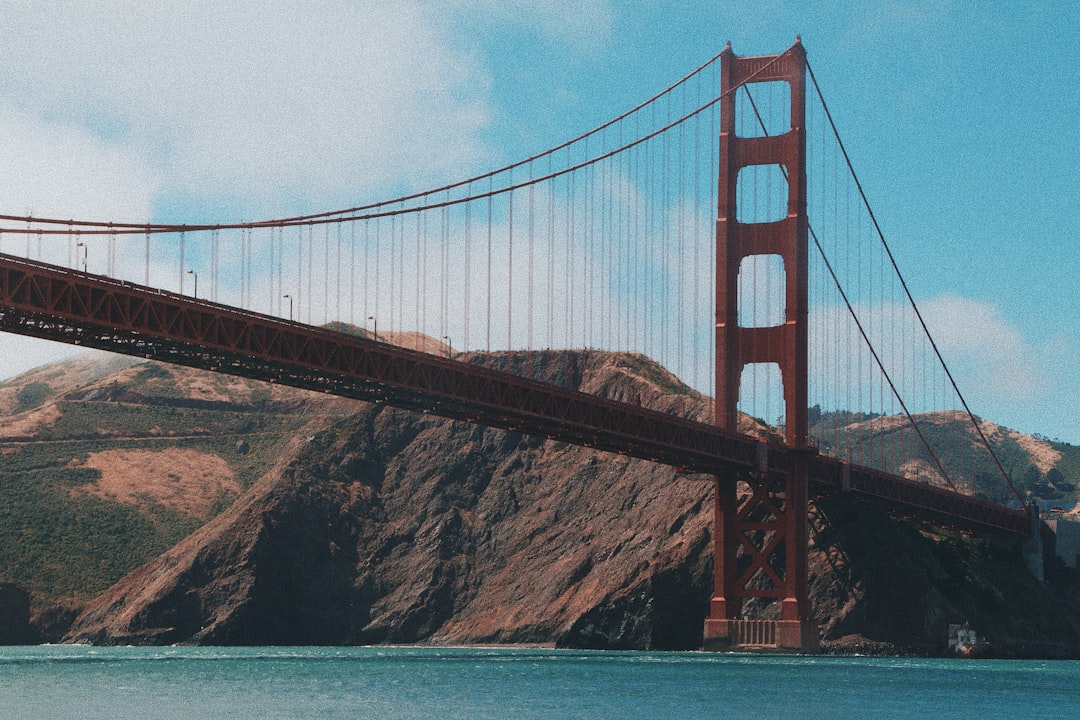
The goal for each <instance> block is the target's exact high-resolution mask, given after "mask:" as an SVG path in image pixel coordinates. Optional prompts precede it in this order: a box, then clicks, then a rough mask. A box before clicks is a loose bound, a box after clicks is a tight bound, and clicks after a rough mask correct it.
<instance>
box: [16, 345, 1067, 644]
mask: <svg viewBox="0 0 1080 720" xmlns="http://www.w3.org/2000/svg"><path fill="white" fill-rule="evenodd" d="M492 362H495V363H504V364H505V363H510V362H513V363H516V364H517V365H518V366H519V367H521V366H522V364H523V363H527V367H529V368H531V369H532V371H533V372H534V373H535V374H537V375H540V376H543V377H545V378H547V379H554V380H558V381H559V382H562V383H564V384H567V383H568V384H572V385H574V386H576V387H578V388H580V389H583V390H585V391H588V392H596V393H599V394H604V395H608V396H611V397H621V398H631V397H632V398H634V399H636V400H639V401H641V402H643V403H646V404H648V405H650V406H653V407H658V408H663V409H666V410H669V411H674V412H678V413H680V414H685V415H694V414H701V413H703V412H705V404H704V400H703V398H701V397H700V396H698V395H697V394H696V393H694V392H692V391H690V390H689V389H688V388H686V387H685V386H683V385H682V384H681V383H679V382H678V381H677V380H676V379H675V378H673V377H672V376H671V375H670V374H668V373H666V372H665V371H664V370H663V369H662V368H659V367H657V366H655V365H653V364H651V363H649V362H648V361H647V360H645V359H643V358H640V357H629V356H621V355H613V354H610V353H560V354H552V355H549V356H547V357H546V358H545V359H544V360H543V361H542V362H541V361H537V360H536V359H526V358H522V357H520V356H517V357H505V356H504V357H499V358H495V359H493V360H492ZM121 373H122V374H121V375H119V376H115V375H114V376H109V377H107V378H99V379H96V380H93V381H90V382H89V384H87V385H81V386H78V387H71V388H67V389H65V390H63V391H62V392H59V393H58V394H57V395H56V397H57V398H58V399H59V398H63V399H62V400H58V402H59V407H60V408H61V409H67V411H68V412H70V407H71V405H64V404H63V403H70V404H78V403H92V402H98V403H106V404H108V403H112V404H115V405H117V406H118V407H119V406H124V407H129V406H130V407H141V408H143V410H146V408H148V407H149V408H154V409H156V408H160V407H166V406H168V407H172V408H173V409H174V410H176V409H177V408H178V407H179V406H184V405H185V403H190V402H191V401H194V400H201V401H203V402H210V403H214V402H218V403H224V404H223V405H214V406H212V407H213V408H214V409H215V411H216V412H218V413H226V414H227V413H228V412H234V411H235V412H239V411H238V410H236V408H238V407H250V408H251V413H250V415H246V416H245V417H246V419H247V420H248V421H250V422H255V420H256V418H258V417H262V416H263V415H264V414H265V415H266V416H267V417H278V416H280V417H279V420H280V422H281V423H283V424H281V425H273V424H271V425H267V424H266V423H269V422H270V421H269V420H267V419H264V421H263V422H264V425H263V426H262V427H263V431H264V432H266V433H267V437H266V442H264V443H262V445H259V446H258V448H256V437H255V436H253V437H244V438H239V437H230V441H229V443H228V445H229V446H231V447H234V448H235V446H237V445H238V444H240V443H243V442H246V443H247V444H248V446H249V449H248V451H247V453H246V454H243V455H238V454H235V453H233V452H232V451H230V452H224V451H220V448H221V447H222V446H221V445H220V444H219V445H217V446H215V447H219V451H220V452H219V457H220V458H221V460H222V462H223V463H224V464H223V465H219V466H216V468H217V469H213V467H212V466H211V465H210V464H206V465H204V468H206V472H204V473H203V474H202V475H199V476H198V478H199V479H196V480H195V481H193V482H191V483H185V482H182V483H181V484H182V485H184V487H185V488H186V489H185V490H184V491H183V492H178V493H177V497H179V496H180V495H183V496H189V495H196V496H198V494H199V493H200V492H202V498H203V500H201V501H197V502H196V501H189V502H190V503H191V504H190V506H189V510H186V511H184V512H185V513H187V516H188V517H191V518H195V520H193V521H192V523H193V524H194V525H199V527H198V529H196V530H194V531H193V532H191V534H190V535H188V536H187V537H185V538H184V539H183V540H181V541H180V542H179V543H178V544H176V545H175V546H173V547H172V548H171V549H167V550H164V548H163V550H164V552H162V553H161V554H160V555H157V556H156V557H154V555H155V554H156V553H153V554H151V555H149V557H147V559H148V560H149V562H146V563H145V564H143V565H142V566H141V567H138V568H137V569H134V570H133V571H132V572H130V573H129V574H127V575H126V576H125V577H123V578H122V579H121V578H120V577H119V575H117V577H116V578H114V580H119V581H118V582H116V584H115V585H113V586H112V587H109V588H108V589H106V590H104V591H103V592H101V593H100V594H98V595H97V596H96V597H95V598H94V599H92V600H89V601H88V602H86V601H82V602H78V604H79V605H81V606H82V608H81V609H82V612H81V614H80V615H79V617H78V619H77V620H75V621H74V623H73V624H71V626H70V629H69V631H68V633H67V636H66V637H67V639H68V640H78V641H92V642H98V643H173V642H194V643H208V644H226V643H230V644H231V643H236V644H294V643H296V644H309V643H335V644H336V643H343V644H355V643H390V642H394V643H404V642H437V643H544V644H552V643H554V644H559V645H564V646H574V647H603V648H622V647H625V648H673V649H674V648H693V647H697V646H698V644H699V643H700V639H701V628H702V621H703V618H704V616H705V613H706V610H707V604H708V597H709V594H710V586H711V545H710V543H711V536H710V531H711V502H712V495H711V488H710V484H709V483H708V482H707V481H705V480H703V479H702V478H697V477H679V476H677V475H676V474H675V472H674V470H672V469H670V468H665V467H661V466H656V465H651V464H648V463H644V462H639V461H635V460H630V459H627V458H623V457H617V456H611V455H605V454H599V453H596V452H593V451H590V450H587V449H583V448H577V447H572V446H567V445H564V444H561V443H556V442H552V441H544V440H538V439H535V438H529V437H523V436H521V435H518V434H515V433H509V432H504V431H499V430H490V429H484V428H478V427H474V426H470V425H467V424H463V423H458V422H450V421H445V420H441V419H438V418H432V417H429V416H424V415H417V414H412V413H406V412H403V411H398V410H395V409H391V408H386V407H383V406H379V405H364V404H360V403H355V404H341V403H338V404H335V402H336V401H333V400H332V399H328V398H325V396H312V395H310V394H307V393H303V394H301V393H295V392H293V391H287V390H283V389H281V388H272V389H271V388H262V386H257V384H248V383H245V382H242V381H237V380H232V379H227V378H225V379H219V378H218V376H205V375H202V374H200V373H194V372H193V371H187V370H176V369H173V368H164V367H162V366H157V365H140V366H135V367H131V368H127V369H125V370H122V371H121ZM123 373H128V374H127V375H124V374H123ZM144 373H149V374H150V375H153V376H158V377H157V378H156V379H155V378H154V377H147V376H146V375H144ZM161 373H167V374H168V375H169V376H170V377H171V378H173V379H172V380H165V378H162V377H160V374H161ZM140 378H141V380H140ZM197 378H201V380H197ZM157 380H162V381H163V385H164V386H167V387H169V388H172V389H171V390H169V391H168V392H164V391H161V392H157V391H152V387H150V386H148V383H150V381H154V382H157ZM140 382H141V383H142V384H140ZM200 382H203V383H226V384H231V383H236V384H237V385H236V386H235V387H236V388H238V389H237V390H236V391H235V392H233V393H232V394H230V393H228V392H224V391H219V392H220V393H221V394H220V395H216V396H213V397H210V396H205V395H204V396H203V397H195V393H194V390H193V388H195V387H199V386H200V385H199V383H200ZM26 386H27V384H26V383H25V382H24V384H23V387H26ZM230 386H231V385H230ZM50 387H51V386H50ZM241 387H242V388H245V389H244V390H242V391H241V390H240V389H239V388H241ZM0 390H2V388H0ZM18 392H19V391H15V394H18ZM155 392H156V394H155ZM245 393H246V394H245ZM259 393H269V396H268V397H267V396H263V395H259ZM253 394H254V395H253ZM166 396H169V397H172V398H173V399H174V402H173V403H172V405H167V404H165V403H164V400H160V398H164V397H166ZM139 398H141V400H139ZM150 398H159V400H153V401H150V400H149V399H150ZM136 400H139V402H134V401H136ZM50 402H54V401H52V400H45V401H43V402H42V404H41V405H40V406H39V407H38V410H37V411H38V412H41V413H44V412H46V411H47V409H48V407H49V404H50ZM158 403H161V404H158ZM319 403H329V405H327V406H322V405H319ZM106 406H107V405H102V407H106ZM108 407H109V408H110V409H111V408H112V406H111V405H108ZM226 408H231V410H227V409H226ZM271 408H272V409H275V410H276V411H277V415H274V413H267V412H266V411H267V410H268V409H271ZM189 409H190V408H189ZM204 409H205V408H204ZM28 412H32V411H31V410H23V411H21V412H19V413H16V414H14V415H11V416H10V417H9V420H10V421H11V422H12V423H14V422H15V421H16V420H17V419H18V417H19V416H20V415H25V414H26V413H28ZM155 412H156V410H155ZM241 414H243V413H241ZM135 415H136V416H138V415H139V413H135ZM62 417H63V414H61V418H62ZM214 417H217V416H214ZM221 417H224V415H222V416H221ZM282 418H288V420H287V421H286V420H285V419H282ZM201 422H202V423H203V424H204V425H205V424H206V423H209V422H210V420H209V418H203V419H202V421H201ZM219 422H220V418H219ZM275 422H277V421H275ZM289 423H293V424H292V425H290V424H289ZM60 424H61V425H63V423H60ZM195 426H196V425H193V424H190V423H189V424H188V425H187V427H189V429H190V428H191V427H195ZM49 427H53V428H55V427H56V423H55V422H54V423H53V425H51V426H49ZM103 427H104V426H101V425H99V431H100V430H101V429H102V428H103ZM140 427H142V428H143V430H142V432H143V435H141V436H139V439H140V440H146V439H147V434H148V433H150V432H151V431H152V429H153V428H155V427H156V428H158V430H157V431H156V432H157V435H155V436H154V437H155V439H156V438H157V437H158V436H160V435H163V434H167V432H166V431H165V430H164V429H163V426H161V425H150V426H149V427H147V423H146V422H143V423H142V425H140ZM271 428H273V429H271ZM748 429H749V428H748ZM759 430H760V429H759ZM116 432H117V433H118V436H117V437H116V438H115V440H116V442H117V443H119V444H123V443H128V442H131V439H130V438H131V437H133V435H132V434H131V433H130V431H129V432H127V433H121V432H120V430H119V429H117V431H116ZM217 434H218V435H223V433H221V432H220V431H219V432H218V433H217ZM121 438H123V439H121ZM175 439H176V440H181V438H175ZM97 440H98V441H100V442H106V441H108V440H109V439H108V438H102V437H99V438H97ZM9 442H14V441H9ZM184 442H188V440H186V439H185V440H184ZM200 442H208V440H207V438H200ZM1037 442H1043V441H1037ZM4 447H6V446H4ZM204 447H205V446H204ZM1039 447H1041V446H1039ZM259 448H263V449H259ZM144 449H145V448H144ZM1068 449H1069V448H1068V446H1066V447H1065V450H1066V452H1065V453H1063V456H1067V455H1068V452H1067V451H1068ZM3 451H4V452H7V450H6V449H5V450H3ZM93 452H96V453H107V452H110V450H108V449H105V446H100V447H98V448H97V449H96V450H94V451H93ZM113 452H114V454H113V455H109V456H106V459H107V460H108V461H107V462H95V463H94V464H92V465H91V464H90V455H91V454H92V453H91V452H89V451H88V452H87V453H86V455H85V457H84V456H83V455H79V456H78V457H77V458H76V456H75V453H74V452H69V453H67V455H70V456H71V458H72V459H76V460H78V463H81V464H78V465H77V467H80V468H84V469H85V468H87V467H89V469H91V470H95V471H96V472H97V473H98V474H99V475H100V477H97V478H95V483H96V484H94V483H83V485H82V486H78V487H82V488H83V490H84V491H85V492H84V495H82V496H81V497H84V498H85V497H90V496H91V495H90V490H89V489H88V487H96V488H98V490H97V491H96V492H98V493H99V494H98V495H96V496H93V497H96V498H97V499H98V500H100V501H103V502H106V501H107V502H112V503H116V504H124V503H128V505H126V507H131V508H137V511H138V512H140V513H147V512H150V511H149V510H148V508H150V507H152V506H155V504H163V498H164V497H166V492H165V490H153V491H147V492H140V491H137V490H134V489H133V488H137V487H138V486H139V485H140V483H141V484H142V485H144V486H146V487H148V488H149V487H157V486H158V485H159V484H160V485H164V486H165V487H168V483H164V482H161V481H160V478H161V477H165V478H168V475H169V473H170V472H174V473H175V472H176V469H177V468H180V467H187V465H188V462H187V461H186V460H184V459H182V458H179V457H178V456H176V455H175V454H173V455H171V456H169V455H167V454H166V455H165V457H166V458H167V459H166V460H165V461H163V462H162V463H161V464H160V465H157V466H154V467H153V468H151V467H149V466H147V469H146V470H145V471H143V472H141V473H128V475H127V478H128V479H127V481H126V482H121V481H119V480H118V481H117V484H115V485H109V484H108V483H105V485H106V486H108V487H109V488H111V489H108V490H107V489H105V488H103V487H101V486H102V483H101V478H102V477H105V476H106V475H107V474H109V475H111V474H112V473H113V471H112V470H111V468H113V467H114V466H122V465H123V464H124V462H126V461H125V457H127V456H125V455H124V454H123V453H121V452H119V450H117V451H113ZM170 452H172V453H176V452H178V450H176V449H173V450H171V451H170ZM255 456H257V457H258V458H259V459H258V463H256V462H255V460H254V459H251V460H246V461H245V462H247V463H248V465H247V466H246V467H247V469H246V470H243V469H242V468H240V465H241V464H242V463H238V460H239V459H240V458H249V457H250V458H254V457H255ZM69 462H70V460H69ZM65 467H66V466H65ZM238 468H240V469H239V470H238ZM1050 469H1053V468H1050ZM229 472H232V473H233V476H234V477H241V478H251V479H250V480H248V481H241V480H236V483H237V486H238V489H236V490H231V491H229V492H235V493H236V499H235V501H233V502H231V504H229V502H228V497H231V496H230V495H229V494H228V493H226V494H224V495H222V494H221V493H220V492H219V497H222V498H223V499H222V500H221V501H220V502H218V503H217V505H214V504H213V503H211V507H210V508H209V509H207V510H206V511H205V512H204V513H203V515H202V516H201V517H200V516H198V514H197V512H196V510H195V508H198V507H203V508H206V507H207V506H206V501H205V498H206V496H207V494H206V492H205V488H206V487H215V486H214V483H215V482H219V481H220V480H219V479H220V478H223V477H227V476H228V475H229ZM245 473H246V474H245ZM7 474H8V469H7V466H6V465H5V467H4V469H3V470H2V471H0V482H4V483H6V482H7ZM256 474H257V476H256ZM1046 474H1047V473H1046V472H1045V471H1044V472H1043V476H1044V477H1045V475H1046ZM69 485H70V483H69ZM122 487H127V488H129V490H128V491H124V490H122V489H121V488H122ZM229 487H232V486H229ZM147 497H153V498H155V499H154V500H153V501H151V502H146V499H147ZM200 503H201V504H200ZM173 506H174V507H179V504H178V501H177V503H174V505H173ZM226 506H227V507H226ZM177 512H179V511H177ZM203 523H204V524H203ZM813 526H814V529H815V535H814V539H813V549H812V557H811V575H812V595H813V602H814V607H815V609H816V612H817V614H818V616H819V618H820V619H821V622H822V626H823V632H824V633H825V635H824V636H825V639H826V644H827V645H828V646H830V647H833V648H836V649H838V650H859V651H864V652H865V651H870V650H888V651H897V650H902V651H907V652H940V651H941V649H942V647H943V645H944V641H945V629H946V627H947V625H948V624H950V623H961V622H969V623H971V624H972V626H973V627H975V628H976V629H977V630H978V631H979V632H980V633H982V634H983V635H985V636H987V637H988V638H989V639H990V641H991V643H992V647H993V648H994V650H995V651H996V652H998V653H999V654H1025V653H1026V654H1046V655H1058V656H1060V655H1068V656H1072V655H1077V654H1080V623H1078V622H1077V621H1076V620H1074V618H1080V614H1078V613H1077V612H1076V610H1078V609H1080V608H1077V607H1075V606H1076V599H1075V598H1077V597H1078V595H1077V592H1076V590H1077V589H1080V588H1078V587H1077V586H1076V583H1075V581H1074V579H1073V576H1072V575H1071V574H1070V573H1068V572H1066V571H1064V570H1061V569H1060V568H1057V572H1055V573H1053V574H1052V578H1053V580H1054V582H1053V583H1051V584H1050V585H1048V586H1045V587H1044V586H1040V585H1038V584H1037V583H1036V582H1035V581H1034V579H1033V578H1031V576H1030V575H1029V574H1028V573H1027V571H1026V570H1025V569H1024V567H1023V565H1022V562H1021V561H1020V554H1019V550H1018V548H1017V547H1016V545H1015V543H1013V542H1012V541H1008V540H992V539H979V538H973V537H970V536H967V535H965V534H963V533H961V532H957V531H949V530H942V529H939V528H935V527H932V526H925V525H915V524H912V523H911V522H908V521H906V520H904V519H903V518H898V517H894V516H891V515H889V514H888V513H887V512H885V510H884V509H882V508H881V507H879V506H876V505H874V504H873V503H865V502H862V503H860V502H853V501H852V500H851V499H850V498H830V499H821V500H819V501H818V502H817V503H816V507H815V513H814V517H813ZM151 558H152V559H151ZM7 567H8V566H7V565H6V564H5V565H3V566H0V581H5V580H7V581H13V582H14V583H15V584H17V585H20V586H22V587H29V589H30V590H31V594H32V596H33V597H34V604H35V607H36V610H35V613H36V614H37V616H38V617H45V616H47V615H48V613H47V612H46V611H45V606H47V605H48V603H43V602H42V601H41V600H40V599H39V593H38V591H37V590H36V589H35V588H34V587H33V586H32V585H31V584H30V582H31V581H33V582H38V583H40V579H35V578H34V576H33V573H29V574H24V575H21V576H12V575H11V574H10V573H7V572H6V570H7ZM132 567H134V566H132ZM91 594H92V593H91V592H86V593H85V594H84V595H75V594H74V593H73V594H72V596H74V597H76V601H77V600H78V598H80V597H89V596H90V595H91ZM59 626H60V623H57V622H54V624H53V626H52V627H53V628H56V627H59ZM42 627H43V626H42V625H41V623H39V627H38V630H39V634H40V630H41V629H42ZM54 632H55V630H54Z"/></svg>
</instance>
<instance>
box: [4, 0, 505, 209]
mask: <svg viewBox="0 0 1080 720" xmlns="http://www.w3.org/2000/svg"><path fill="white" fill-rule="evenodd" d="M118 29H122V31H118ZM28 38H32V40H28ZM487 86H488V78H487V71H486V69H485V68H484V67H482V66H481V65H480V63H479V61H478V59H477V58H476V57H474V56H472V55H470V54H469V53H467V52H464V51H462V50H459V49H457V47H456V46H455V43H454V39H453V38H452V37H449V36H448V35H447V33H446V31H445V29H444V28H443V26H442V24H441V23H440V22H439V17H438V16H436V15H434V14H433V13H432V12H430V10H429V9H428V7H427V6H425V5H424V4H422V3H417V2H410V1H408V0H394V1H391V2H368V3H360V4H354V3H343V2H336V3H332V2H322V3H319V2H309V3H301V4H278V3H274V4H266V3H224V4H223V3H216V2H202V1H196V2H186V3H161V2H145V3H126V2H108V3H63V4H59V5H53V4H49V5H45V4H40V5H39V4H25V5H19V6H18V7H16V8H13V9H11V11H10V12H9V9H8V7H5V22H4V24H3V26H2V28H0V87H2V88H4V89H5V93H4V94H5V96H6V97H7V98H9V102H12V101H14V102H17V103H18V105H19V109H20V110H21V112H22V113H23V114H24V115H25V116H34V117H36V118H37V119H38V120H39V121H40V122H42V123H46V122H48V121H50V120H51V121H52V122H53V123H54V124H62V125H66V126H69V127H75V126H79V127H82V128H84V129H85V130H86V131H93V132H95V133H97V134H99V135H101V136H105V137H108V138H109V141H110V142H111V143H112V144H113V145H114V146H117V147H121V148H123V149H124V151H125V152H127V153H128V154H130V155H132V156H134V157H135V158H139V159H141V163H142V164H143V165H148V166H150V167H152V168H154V170H155V171H156V172H157V174H158V175H159V176H160V179H161V187H160V190H161V192H162V193H167V194H173V195H179V196H182V197H185V198H188V200H189V202H190V201H195V202H201V203H203V204H204V205H208V206H210V208H211V209H217V208H220V207H232V208H234V212H243V213H247V214H249V218H250V214H252V213H268V214H273V213H276V212H282V211H291V210H295V209H300V208H303V209H307V210H310V209H312V207H317V208H318V209H320V210H321V209H325V208H327V207H334V204H335V203H343V204H349V203H351V202H354V201H358V200H360V199H367V195H368V194H369V193H371V192H372V191H374V190H376V189H378V190H380V191H384V192H385V189H386V188H387V187H394V186H396V187H401V186H402V185H407V184H426V183H427V182H431V181H433V180H434V179H439V180H441V179H445V177H446V176H447V175H452V176H456V175H458V174H459V173H460V172H461V170H462V168H472V167H475V166H476V165H477V163H478V161H480V162H482V161H483V160H484V159H485V158H486V155H487V150H486V148H485V147H484V146H483V144H482V142H481V141H480V140H479V139H478V138H479V131H480V130H482V129H483V128H484V127H485V125H486V123H487V118H488V115H489V109H488V105H487V100H486V88H487ZM15 99H17V100H15ZM174 202H175V201H174ZM136 219H137V220H138V219H142V218H136ZM188 219H191V218H188Z"/></svg>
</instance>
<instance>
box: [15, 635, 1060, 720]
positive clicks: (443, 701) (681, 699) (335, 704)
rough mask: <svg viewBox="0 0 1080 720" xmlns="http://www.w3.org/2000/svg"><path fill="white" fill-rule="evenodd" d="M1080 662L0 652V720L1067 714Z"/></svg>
mask: <svg viewBox="0 0 1080 720" xmlns="http://www.w3.org/2000/svg"><path fill="white" fill-rule="evenodd" d="M1077 707H1080V662H1063V661H1054V662H1042V661H997V660H983V661H964V660H926V659H907V658H889V659H882V658H834V657H763V656H747V655H715V654H704V653H639V652H627V653H614V652H579V651H563V650H533V649H529V650H524V649H501V648H500V649H476V648H468V649H436V648H94V647H85V646H46V647H29V648H27V647H20V648H0V718H4V719H6V718H19V719H20V720H24V719H27V718H49V719H51V720H52V719H58V718H80V719H92V718H111V719H122V718H380V719H382V720H405V719H412V718H440V719H448V720H456V719H458V718H461V719H465V718H470V719H475V718H500V719H501V718H515V719H519V718H526V719H527V718H552V719H562V718H588V719H590V720H596V719H599V718H613V719H614V718H618V719H619V720H633V719H636V718H753V719H754V720H765V719H767V718H822V719H824V718H830V719H832V718H968V719H970V718H980V719H981V720H986V719H988V718H1013V719H1018V718H1051V717H1075V715H1074V713H1075V712H1076V708H1077Z"/></svg>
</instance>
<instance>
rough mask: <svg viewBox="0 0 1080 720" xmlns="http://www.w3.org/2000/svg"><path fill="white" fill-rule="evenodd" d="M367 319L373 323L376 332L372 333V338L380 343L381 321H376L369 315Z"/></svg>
mask: <svg viewBox="0 0 1080 720" xmlns="http://www.w3.org/2000/svg"><path fill="white" fill-rule="evenodd" d="M367 319H368V320H370V321H371V323H372V325H373V326H374V328H375V329H374V331H373V332H372V333H371V335H372V337H374V338H375V342H379V321H378V320H376V319H375V316H374V315H368V316H367Z"/></svg>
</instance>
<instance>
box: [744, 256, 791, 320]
mask: <svg viewBox="0 0 1080 720" xmlns="http://www.w3.org/2000/svg"><path fill="white" fill-rule="evenodd" d="M738 283H739V295H738V301H739V327H744V328H762V327H776V326H777V325H783V324H784V322H785V321H786V320H787V308H786V299H787V275H786V274H785V272H784V258H782V257H780V256H779V255H774V254H770V255H748V256H746V257H744V258H743V259H742V261H741V262H740V263H739V280H738Z"/></svg>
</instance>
